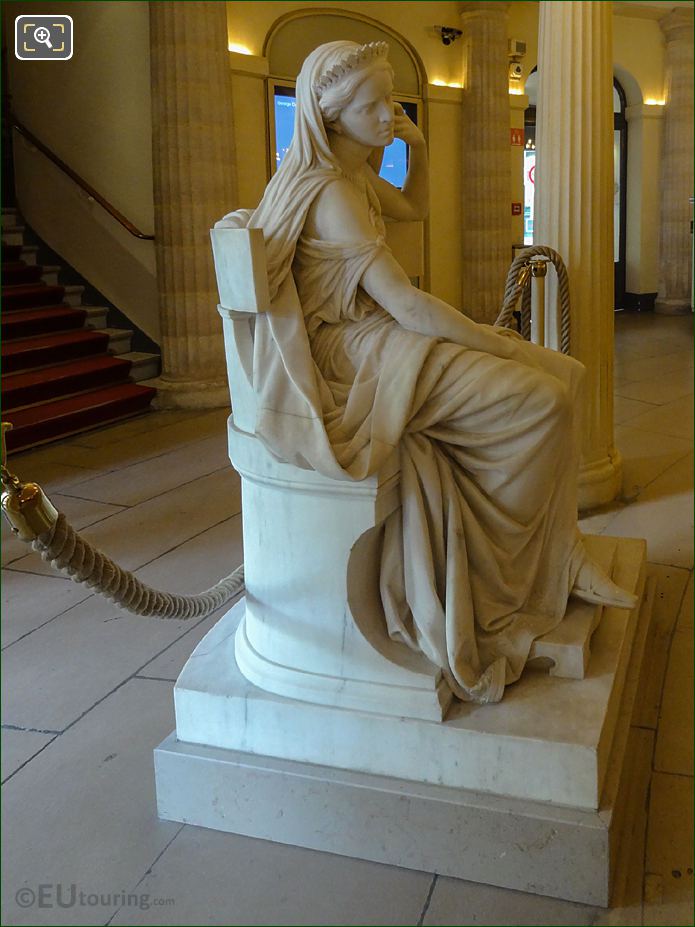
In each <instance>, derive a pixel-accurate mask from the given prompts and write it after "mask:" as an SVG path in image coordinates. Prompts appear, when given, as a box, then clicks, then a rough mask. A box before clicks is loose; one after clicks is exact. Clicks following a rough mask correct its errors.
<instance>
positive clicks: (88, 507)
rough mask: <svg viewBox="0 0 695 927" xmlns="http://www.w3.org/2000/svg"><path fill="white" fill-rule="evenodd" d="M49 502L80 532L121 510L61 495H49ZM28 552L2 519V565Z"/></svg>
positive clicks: (117, 507) (28, 548)
mask: <svg viewBox="0 0 695 927" xmlns="http://www.w3.org/2000/svg"><path fill="white" fill-rule="evenodd" d="M50 500H51V502H52V503H53V505H54V506H55V508H56V509H57V510H58V511H59V512H62V513H63V514H64V515H65V516H66V518H67V519H68V520H69V522H70V524H71V525H72V526H73V528H76V529H77V530H78V531H80V530H81V529H82V528H86V527H88V526H89V525H93V524H94V523H95V522H97V521H100V520H101V519H102V518H108V516H109V515H115V513H116V512H120V511H121V510H122V509H123V506H121V505H110V504H107V503H104V502H93V501H92V500H89V499H87V500H85V499H73V498H72V497H71V496H65V495H63V494H62V493H51V494H50ZM28 550H30V547H29V545H27V544H26V542H25V541H20V539H19V538H18V537H17V536H16V535H14V534H13V533H12V531H11V530H10V528H9V526H8V524H7V521H6V520H5V519H4V518H3V519H2V565H3V566H7V565H8V564H10V563H12V562H13V561H14V560H19V558H20V557H24V556H26V554H27V551H28Z"/></svg>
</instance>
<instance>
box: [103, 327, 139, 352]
mask: <svg viewBox="0 0 695 927" xmlns="http://www.w3.org/2000/svg"><path fill="white" fill-rule="evenodd" d="M99 332H100V334H104V335H108V336H109V346H108V349H107V350H108V352H109V354H127V353H128V351H130V342H131V340H132V338H133V330H132V328H101V329H99Z"/></svg>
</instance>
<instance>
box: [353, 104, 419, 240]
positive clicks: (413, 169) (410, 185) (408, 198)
mask: <svg viewBox="0 0 695 927" xmlns="http://www.w3.org/2000/svg"><path fill="white" fill-rule="evenodd" d="M394 106H395V108H396V115H395V119H394V136H395V137H396V138H401V139H403V141H404V142H405V143H406V144H407V145H408V148H409V159H408V173H407V174H406V178H405V183H404V184H403V189H402V190H399V189H398V188H397V187H394V186H393V184H390V183H389V182H388V181H387V180H384V179H383V178H382V177H379V175H378V172H377V171H378V169H377V170H375V169H374V165H375V164H376V162H377V158H376V157H375V153H373V155H372V156H370V159H369V161H368V162H367V168H366V169H367V174H368V176H369V180H370V183H371V184H372V186H373V188H374V192H375V193H376V195H377V196H378V198H379V202H380V203H381V211H382V213H383V214H384V215H385V216H388V217H389V218H390V219H395V220H396V221H399V222H412V221H417V220H422V219H426V218H427V214H428V212H429V201H430V189H429V164H428V160H427V145H426V144H425V138H424V136H423V134H422V132H421V131H420V130H419V129H418V127H417V126H416V125H415V123H414V122H412V121H411V120H410V119H409V118H408V116H406V114H405V110H404V109H403V107H402V106H401V105H400V104H399V103H395V104H394ZM379 163H380V160H379Z"/></svg>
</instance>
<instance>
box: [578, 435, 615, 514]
mask: <svg viewBox="0 0 695 927" xmlns="http://www.w3.org/2000/svg"><path fill="white" fill-rule="evenodd" d="M622 482H623V461H622V458H621V456H620V452H619V451H617V450H616V449H615V448H611V450H610V451H609V453H608V455H607V456H606V457H604V458H602V459H601V460H592V461H590V462H588V463H586V462H582V463H581V465H580V467H579V486H578V496H579V499H578V504H579V511H580V512H586V511H588V510H589V509H595V508H598V507H599V506H600V505H606V504H607V503H608V502H612V501H613V499H615V497H616V496H617V495H618V493H619V492H620V489H621V486H622Z"/></svg>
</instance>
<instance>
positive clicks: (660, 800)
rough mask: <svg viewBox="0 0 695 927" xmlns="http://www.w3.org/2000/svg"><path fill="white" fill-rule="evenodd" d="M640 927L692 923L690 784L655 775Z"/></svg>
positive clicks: (682, 926) (682, 778)
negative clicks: (642, 917)
mask: <svg viewBox="0 0 695 927" xmlns="http://www.w3.org/2000/svg"><path fill="white" fill-rule="evenodd" d="M644 894H645V905H644V923H645V924H649V925H650V927H661V925H663V927H674V925H678V927H685V925H688V924H692V923H693V780H692V778H691V777H686V776H673V775H669V774H667V773H659V772H656V773H654V775H653V778H652V788H651V796H650V803H649V825H648V828H647V857H646V875H645V893H644Z"/></svg>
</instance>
